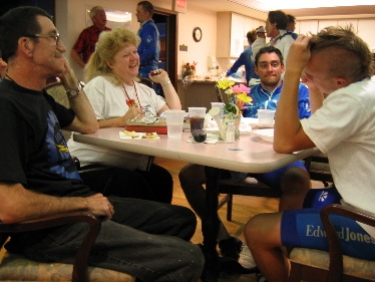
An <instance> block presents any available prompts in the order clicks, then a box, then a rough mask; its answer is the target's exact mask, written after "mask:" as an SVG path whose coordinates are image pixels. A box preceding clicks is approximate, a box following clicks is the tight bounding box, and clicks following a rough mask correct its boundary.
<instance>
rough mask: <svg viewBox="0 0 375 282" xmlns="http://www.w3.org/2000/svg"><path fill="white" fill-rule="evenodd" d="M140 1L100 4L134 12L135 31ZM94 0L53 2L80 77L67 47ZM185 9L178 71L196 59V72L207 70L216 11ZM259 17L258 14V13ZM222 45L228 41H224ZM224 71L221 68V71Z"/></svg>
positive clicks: (164, 3) (161, 2)
mask: <svg viewBox="0 0 375 282" xmlns="http://www.w3.org/2000/svg"><path fill="white" fill-rule="evenodd" d="M138 2H139V0H127V1H118V0H106V1H105V2H103V3H102V4H101V5H102V6H103V7H104V8H108V9H115V10H123V11H128V12H132V13H133V18H132V24H131V26H130V28H131V29H132V30H134V31H135V32H136V31H137V30H138V29H139V23H138V22H137V19H136V17H135V9H136V5H137V3H138ZM172 2H173V1H171V0H153V1H152V3H153V4H154V5H155V6H156V7H158V8H163V9H167V10H173V7H172ZM98 3H100V1H97V0H85V1H83V0H58V1H56V26H57V28H58V30H59V31H60V34H61V38H62V40H63V42H64V44H65V46H66V48H67V52H66V57H67V58H68V59H69V62H70V64H71V65H72V67H73V69H74V70H75V72H76V74H77V76H78V77H79V78H80V79H81V80H83V78H84V73H83V70H82V69H81V68H80V67H79V66H78V65H77V64H76V63H75V62H74V61H73V60H72V59H71V57H70V50H71V48H72V46H73V45H74V42H75V41H76V39H77V37H78V35H79V33H80V32H81V31H82V29H83V28H84V27H85V19H86V15H85V7H86V5H89V6H95V5H98ZM187 11H188V12H187V13H185V14H184V13H179V14H178V26H179V27H178V46H179V45H186V46H187V47H188V51H178V66H177V69H178V73H179V74H180V73H181V70H182V65H183V64H184V63H186V62H189V63H192V62H193V61H196V62H198V64H197V74H199V75H206V74H208V73H209V71H208V67H207V59H208V56H216V42H217V38H216V25H217V22H216V12H212V11H209V10H202V9H198V8H195V7H194V6H193V5H189V3H188V10H187ZM257 16H259V15H257ZM195 27H200V28H201V29H202V34H203V37H202V40H201V41H200V42H195V41H194V40H193V36H192V32H193V29H194V28H195ZM223 44H228V43H224V42H223ZM220 71H224V70H220Z"/></svg>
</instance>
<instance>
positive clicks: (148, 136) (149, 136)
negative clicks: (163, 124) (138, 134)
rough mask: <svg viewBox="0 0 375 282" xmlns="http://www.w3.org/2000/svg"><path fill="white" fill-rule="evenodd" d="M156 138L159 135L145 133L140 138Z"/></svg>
mask: <svg viewBox="0 0 375 282" xmlns="http://www.w3.org/2000/svg"><path fill="white" fill-rule="evenodd" d="M158 137H159V135H158V134H157V133H156V132H146V134H145V135H143V136H142V139H155V138H158Z"/></svg>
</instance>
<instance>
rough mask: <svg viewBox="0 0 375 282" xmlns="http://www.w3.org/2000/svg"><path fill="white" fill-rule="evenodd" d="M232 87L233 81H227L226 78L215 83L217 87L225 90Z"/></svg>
mask: <svg viewBox="0 0 375 282" xmlns="http://www.w3.org/2000/svg"><path fill="white" fill-rule="evenodd" d="M233 85H234V81H229V80H228V79H227V78H224V79H220V80H218V82H217V87H218V88H220V89H223V90H226V89H228V88H230V87H232V86H233Z"/></svg>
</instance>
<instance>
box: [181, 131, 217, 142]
mask: <svg viewBox="0 0 375 282" xmlns="http://www.w3.org/2000/svg"><path fill="white" fill-rule="evenodd" d="M218 140H219V135H217V134H212V133H207V138H206V140H205V141H204V142H195V140H194V137H193V136H190V137H189V138H188V139H187V142H189V143H205V144H216V143H217V141H218Z"/></svg>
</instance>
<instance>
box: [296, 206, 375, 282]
mask: <svg viewBox="0 0 375 282" xmlns="http://www.w3.org/2000/svg"><path fill="white" fill-rule="evenodd" d="M332 214H337V215H341V216H344V217H347V218H350V219H352V220H356V221H358V222H362V223H365V224H367V225H370V226H373V227H375V216H373V215H370V214H367V213H365V212H362V211H359V210H356V209H354V208H351V207H347V206H341V205H338V204H331V205H328V206H326V207H324V208H323V209H322V210H321V213H320V217H321V219H322V222H323V225H324V228H325V232H326V235H327V239H328V243H329V252H325V251H319V250H313V249H304V248H294V249H293V250H292V251H291V253H290V260H291V273H290V278H289V282H297V281H298V282H300V281H302V280H303V281H314V282H320V281H328V282H340V281H345V282H362V281H375V261H367V260H362V259H357V258H353V257H349V256H346V255H343V254H342V251H341V247H340V243H339V238H338V235H337V232H336V231H335V229H334V227H333V225H332V223H331V220H330V218H329V216H330V215H332Z"/></svg>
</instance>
